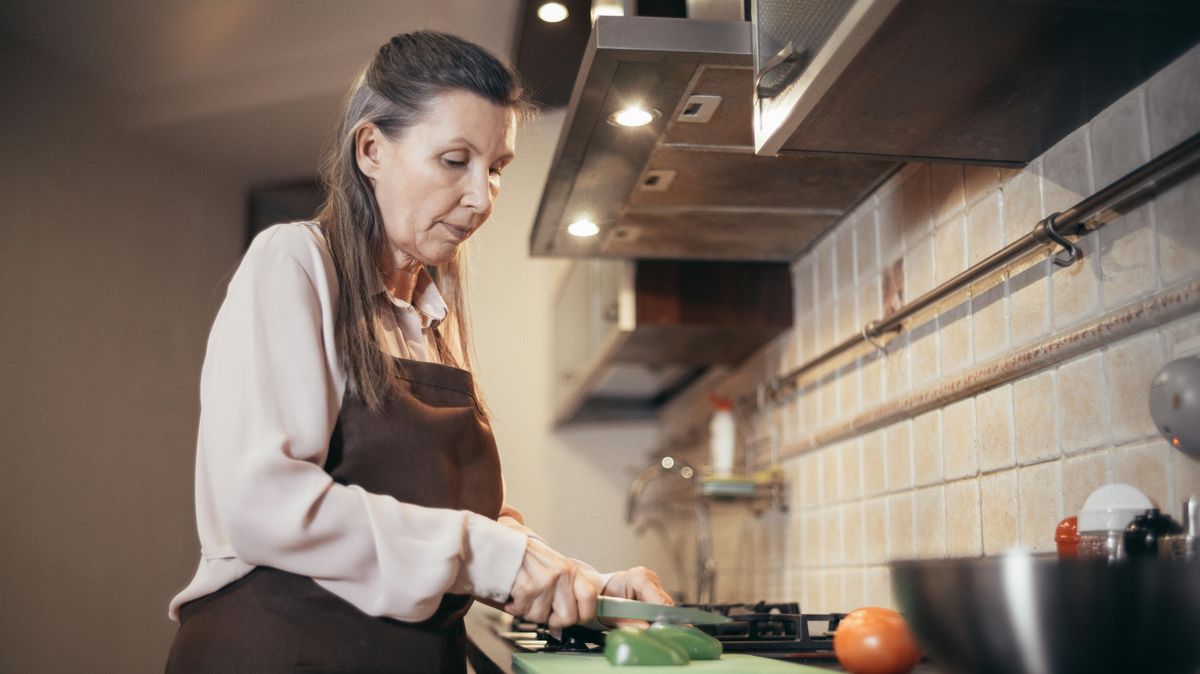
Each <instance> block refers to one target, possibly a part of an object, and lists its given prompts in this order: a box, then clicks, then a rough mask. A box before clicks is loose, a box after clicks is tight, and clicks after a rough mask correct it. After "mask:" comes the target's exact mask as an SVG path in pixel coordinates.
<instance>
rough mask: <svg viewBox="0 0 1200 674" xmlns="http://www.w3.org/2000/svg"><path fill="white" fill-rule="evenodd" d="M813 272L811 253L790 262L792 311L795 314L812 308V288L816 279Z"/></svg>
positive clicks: (797, 314)
mask: <svg viewBox="0 0 1200 674" xmlns="http://www.w3.org/2000/svg"><path fill="white" fill-rule="evenodd" d="M814 274H815V272H814V270H813V258H812V256H811V255H805V256H804V257H802V258H800V259H798V260H796V261H795V262H793V263H792V287H793V291H792V310H793V311H792V313H793V315H795V316H803V315H804V314H806V313H808V312H809V311H811V310H812V307H813V304H814V303H813V293H812V288H813V284H814V283H815V279H816V277H815V276H814Z"/></svg>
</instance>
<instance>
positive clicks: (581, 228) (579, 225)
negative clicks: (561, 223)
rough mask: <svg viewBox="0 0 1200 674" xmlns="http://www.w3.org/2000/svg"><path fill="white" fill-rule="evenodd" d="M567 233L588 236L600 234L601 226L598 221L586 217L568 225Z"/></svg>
mask: <svg viewBox="0 0 1200 674" xmlns="http://www.w3.org/2000/svg"><path fill="white" fill-rule="evenodd" d="M567 233H568V234H570V235H571V236H578V237H580V238H586V237H589V236H596V235H597V234H599V233H600V228H599V227H597V226H596V223H594V222H592V221H591V220H588V219H586V218H585V219H582V220H576V221H575V222H572V223H571V224H569V225H567Z"/></svg>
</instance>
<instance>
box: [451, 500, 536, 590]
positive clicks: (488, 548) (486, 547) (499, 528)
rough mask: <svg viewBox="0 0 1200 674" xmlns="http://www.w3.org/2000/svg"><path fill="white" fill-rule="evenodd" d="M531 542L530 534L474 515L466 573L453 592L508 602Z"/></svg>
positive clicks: (469, 527) (469, 520)
mask: <svg viewBox="0 0 1200 674" xmlns="http://www.w3.org/2000/svg"><path fill="white" fill-rule="evenodd" d="M528 538H529V536H528V535H527V534H524V533H522V532H520V531H516V530H514V529H512V528H510V527H506V526H504V525H503V524H499V523H497V522H496V521H495V520H492V519H489V518H487V517H484V516H483V515H478V514H475V513H471V514H470V515H469V516H468V517H467V550H466V556H465V559H464V564H463V569H462V571H461V572H460V573H459V577H458V580H457V581H456V582H455V583H454V587H452V588H451V590H450V592H451V593H455V594H472V595H475V596H477V597H483V598H484V599H489V600H491V601H494V602H498V603H504V602H507V601H508V598H509V596H510V595H511V593H512V586H513V583H515V582H516V580H517V572H518V571H520V570H521V562H522V561H524V559H525V546H526V542H527V540H528Z"/></svg>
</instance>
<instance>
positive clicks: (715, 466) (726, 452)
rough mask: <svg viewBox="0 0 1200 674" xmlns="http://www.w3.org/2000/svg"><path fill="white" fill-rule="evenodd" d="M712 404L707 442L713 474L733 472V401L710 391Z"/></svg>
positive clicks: (730, 473)
mask: <svg viewBox="0 0 1200 674" xmlns="http://www.w3.org/2000/svg"><path fill="white" fill-rule="evenodd" d="M708 398H709V400H711V401H712V404H713V415H712V420H711V421H710V422H709V424H708V443H709V451H710V452H711V461H712V470H713V475H714V476H721V475H732V474H733V452H734V446H735V444H736V439H735V438H734V426H733V401H732V400H730V399H728V398H722V397H721V396H719V395H717V394H715V393H710V394H708Z"/></svg>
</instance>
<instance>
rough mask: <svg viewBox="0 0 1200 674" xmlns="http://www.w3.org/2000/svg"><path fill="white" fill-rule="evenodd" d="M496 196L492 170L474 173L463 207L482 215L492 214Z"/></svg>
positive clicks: (468, 184)
mask: <svg viewBox="0 0 1200 674" xmlns="http://www.w3.org/2000/svg"><path fill="white" fill-rule="evenodd" d="M494 200H495V195H494V194H493V193H492V180H491V170H490V169H485V170H483V171H472V172H471V174H470V177H469V178H468V179H467V186H466V191H465V193H464V194H463V205H465V206H468V207H470V208H473V209H475V210H477V211H479V212H480V213H490V212H491V210H492V202H493V201H494Z"/></svg>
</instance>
